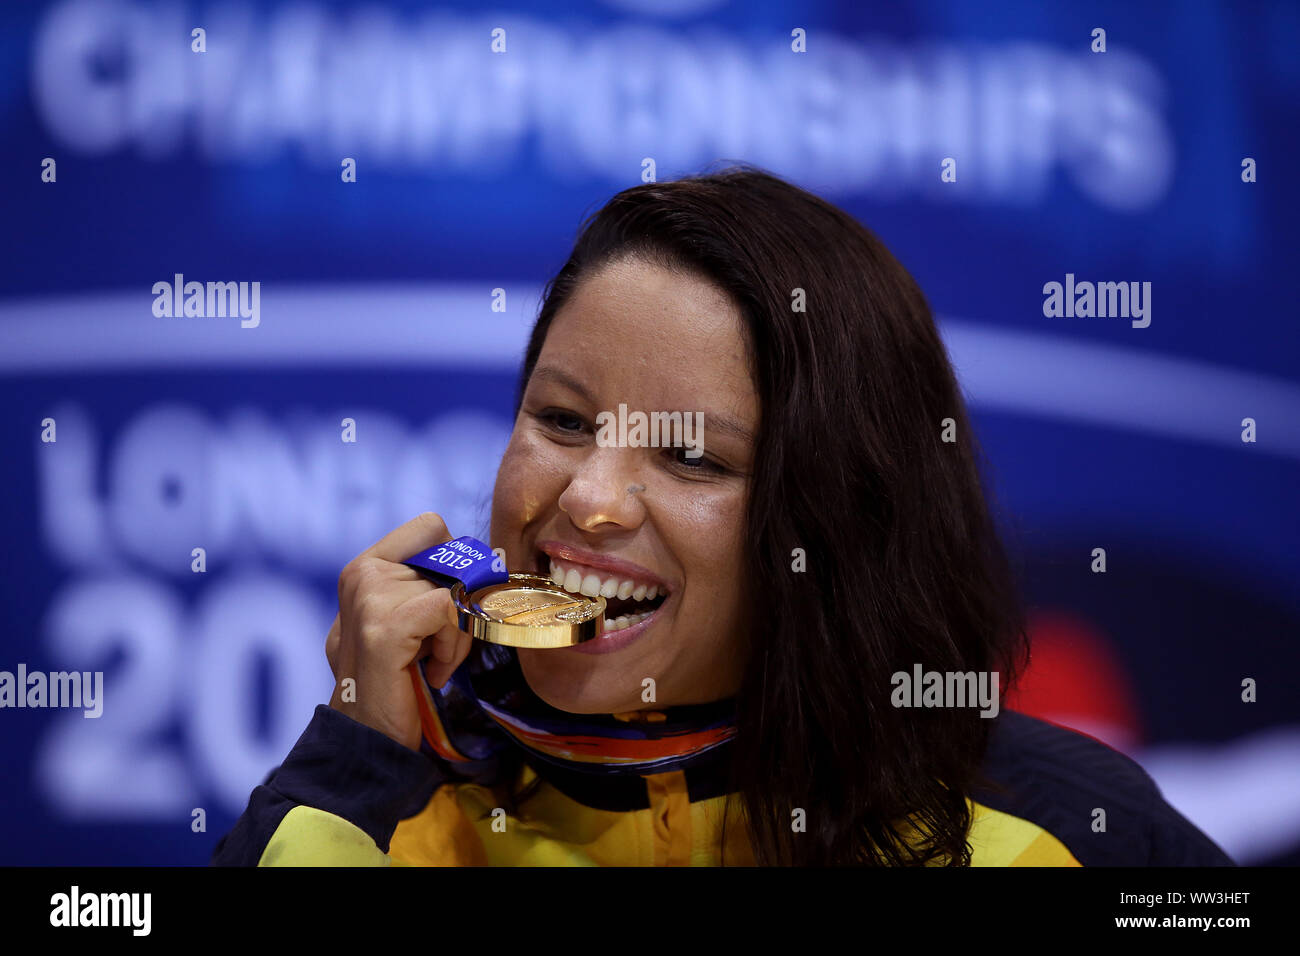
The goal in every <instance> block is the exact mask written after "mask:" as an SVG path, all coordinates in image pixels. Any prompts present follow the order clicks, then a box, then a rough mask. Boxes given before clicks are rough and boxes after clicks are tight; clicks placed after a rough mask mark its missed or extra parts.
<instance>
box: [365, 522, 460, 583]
mask: <svg viewBox="0 0 1300 956" xmlns="http://www.w3.org/2000/svg"><path fill="white" fill-rule="evenodd" d="M451 538H452V536H451V534H450V533H448V531H447V525H446V524H445V523H444V522H443V520H442V518H441V517H439V516H438V515H436V514H434V513H433V512H432V511H426V512H424V514H421V515H416V516H415V517H414V518H412V519H411V520H410V521H408V522H406V524H404V525H402V526H401V527H398V528H394V529H393V530H392V531H390V532H388V534H386V535H384V537H383V538H381V539H380V540H379V541H377V542H376V543H375V544H373V545H371V546H370V547H369V548H367V549H366V550H365V551H363V552H361V554H360V555H359V556H358V557H363V558H364V557H371V558H382V559H383V560H385V561H392V562H394V563H398V564H400V563H401V562H402V561H404V560H405V559H406V558H409V557H410V556H411V555H413V554H415V553H416V552H418V551H422V550H424V549H425V548H431V547H433V546H434V545H435V544H442V543H443V542H444V541H450V540H451ZM408 570H409V569H408ZM411 573H412V574H414V573H415V572H414V571H412V572H411Z"/></svg>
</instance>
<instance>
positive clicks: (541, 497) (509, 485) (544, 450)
mask: <svg viewBox="0 0 1300 956" xmlns="http://www.w3.org/2000/svg"><path fill="white" fill-rule="evenodd" d="M563 451H564V449H562V448H559V447H558V446H556V445H554V444H552V443H550V442H544V441H542V440H540V439H539V438H537V437H536V436H533V435H529V434H528V433H527V432H526V431H523V430H521V429H519V428H516V429H515V431H514V432H513V433H512V434H511V436H510V443H509V445H507V446H506V451H505V454H504V455H502V456H501V467H500V468H499V469H498V470H497V480H496V486H495V487H494V488H493V491H492V535H493V538H497V537H498V536H509V537H511V538H514V537H517V536H518V534H519V532H520V531H521V530H522V529H523V528H524V527H526V526H527V525H529V524H530V523H532V522H534V521H536V520H538V519H539V518H543V517H545V516H546V515H547V514H549V513H550V511H551V510H552V509H553V508H554V506H555V504H556V502H557V501H558V500H559V497H560V494H561V493H562V492H563V491H564V489H565V487H566V486H567V481H568V477H567V476H568V467H567V463H566V461H565V459H564V457H563Z"/></svg>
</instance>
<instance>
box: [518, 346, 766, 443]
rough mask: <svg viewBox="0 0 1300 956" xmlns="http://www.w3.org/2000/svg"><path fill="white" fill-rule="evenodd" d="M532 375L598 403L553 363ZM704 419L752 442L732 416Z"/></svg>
mask: <svg viewBox="0 0 1300 956" xmlns="http://www.w3.org/2000/svg"><path fill="white" fill-rule="evenodd" d="M533 376H535V377H537V378H540V379H544V380H546V381H549V382H554V383H555V384H557V385H561V386H563V387H564V388H567V389H569V390H570V391H571V392H574V393H575V394H577V395H578V396H579V397H581V398H582V399H583V400H584V401H585V402H587V403H588V404H589V405H596V404H599V403H598V402H597V401H596V399H595V396H593V395H592V394H591V391H590V390H589V389H588V388H587V386H585V385H583V384H582V383H581V382H579V381H578V380H577V379H576V378H574V377H573V376H572V375H570V374H569V373H568V372H565V371H563V370H562V369H558V368H556V367H555V366H553V365H538V366H536V367H534V368H533ZM704 421H705V423H706V424H707V426H708V428H709V429H710V430H716V431H720V432H722V433H724V434H727V435H731V436H732V437H733V438H738V439H740V440H741V441H745V442H749V443H750V444H753V443H754V433H753V432H752V431H750V430H749V429H748V428H746V427H745V426H744V425H742V424H741V423H740V422H738V421H736V420H735V419H734V418H728V417H727V416H726V415H714V414H712V413H709V412H706V413H705V415H704Z"/></svg>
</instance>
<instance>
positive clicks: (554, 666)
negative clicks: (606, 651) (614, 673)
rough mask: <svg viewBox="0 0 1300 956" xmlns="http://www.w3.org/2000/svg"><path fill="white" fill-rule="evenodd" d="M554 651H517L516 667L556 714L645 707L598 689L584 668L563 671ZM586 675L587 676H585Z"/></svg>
mask: <svg viewBox="0 0 1300 956" xmlns="http://www.w3.org/2000/svg"><path fill="white" fill-rule="evenodd" d="M559 653H562V652H560V651H557V650H535V649H528V648H522V647H521V648H519V649H518V656H519V666H520V668H521V669H522V670H523V672H524V679H525V680H526V681H528V686H529V687H531V688H532V691H533V693H534V694H536V695H537V696H538V697H540V698H541V699H542V700H544V701H546V703H548V704H550V705H551V706H552V707H554V708H556V709H557V710H564V711H568V712H569V713H571V714H612V713H623V712H626V711H630V710H637V709H638V708H640V707H642V706H644V705H643V704H641V702H640V701H641V699H640V696H639V695H637V696H634V697H633V698H632V699H631V700H629V699H628V698H627V696H626V695H617V694H611V693H609V691H608V690H603V689H602V688H601V686H600V685H601V684H602V683H607V682H608V680H609V677H608V676H606V677H605V678H604V679H603V680H602V678H601V677H599V676H597V675H596V674H594V673H592V672H591V671H590V670H588V669H587V668H573V667H571V666H569V667H566V666H565V663H566V662H564V661H560V660H557V659H556V657H555V655H557V654H559ZM584 671H586V673H584Z"/></svg>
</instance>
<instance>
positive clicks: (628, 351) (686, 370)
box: [538, 259, 757, 424]
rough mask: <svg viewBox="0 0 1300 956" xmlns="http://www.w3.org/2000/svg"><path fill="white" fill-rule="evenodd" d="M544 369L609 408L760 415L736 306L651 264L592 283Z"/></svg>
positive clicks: (704, 285)
mask: <svg viewBox="0 0 1300 956" xmlns="http://www.w3.org/2000/svg"><path fill="white" fill-rule="evenodd" d="M538 364H539V365H542V364H549V365H557V366H561V367H563V368H564V369H566V370H567V371H569V372H570V373H571V374H573V375H574V376H575V377H578V378H580V379H581V380H582V381H583V382H584V383H586V384H587V385H588V387H589V388H590V389H591V390H592V391H593V392H594V394H595V395H596V397H597V398H598V399H599V400H601V401H602V402H606V403H610V402H612V403H613V404H615V405H616V404H617V403H618V402H627V403H628V404H629V406H633V403H636V406H635V407H640V408H643V409H644V410H646V411H649V410H652V409H656V408H662V409H669V410H671V409H682V410H696V409H717V410H718V411H726V412H729V413H731V414H733V415H736V416H738V417H739V416H743V417H744V418H745V419H746V421H747V422H748V423H750V424H753V423H754V421H755V416H756V415H757V398H756V396H755V394H754V387H753V383H752V381H751V378H750V371H749V365H748V359H747V356H746V345H745V326H744V320H743V318H742V317H741V314H740V311H739V309H738V308H737V306H736V304H735V303H734V302H733V301H732V300H731V298H730V297H729V296H728V295H727V294H726V293H725V292H723V291H722V290H721V289H720V288H718V287H717V286H715V285H713V284H712V283H711V282H709V281H708V280H707V279H705V278H703V277H701V276H696V275H692V274H688V273H681V272H675V271H671V270H668V269H665V268H663V267H661V266H657V265H652V264H649V263H647V262H644V261H642V260H636V259H632V260H625V261H621V262H613V263H610V264H609V265H606V266H605V267H603V268H602V269H600V270H599V271H597V272H594V273H592V274H591V275H589V276H587V277H586V278H584V279H583V280H582V282H581V283H580V284H579V285H578V287H577V288H576V289H575V290H574V291H573V293H572V294H571V295H570V297H569V299H568V301H567V302H566V303H565V304H564V307H563V308H561V309H560V311H559V312H558V313H556V316H555V319H554V320H553V321H552V323H551V328H550V330H549V331H548V332H547V335H546V342H545V344H544V345H543V347H542V352H541V355H540V357H539V359H538Z"/></svg>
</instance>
